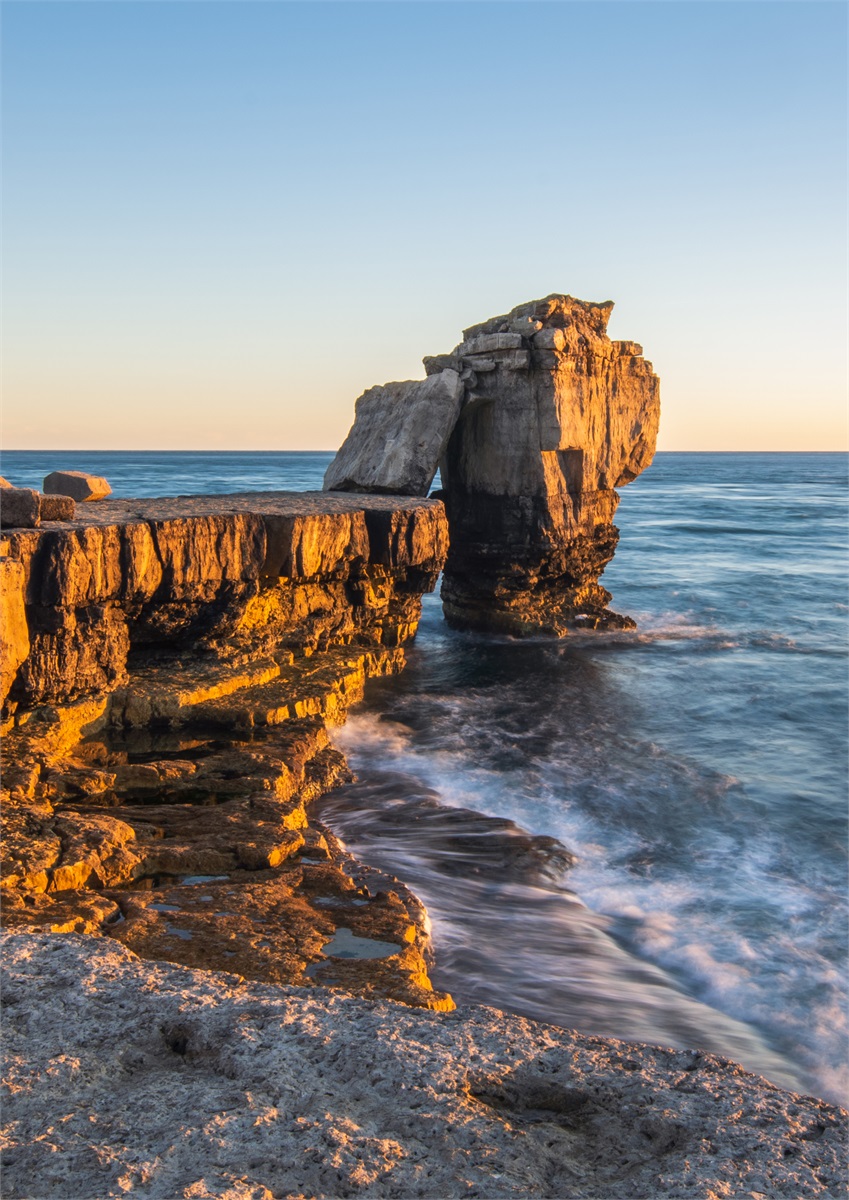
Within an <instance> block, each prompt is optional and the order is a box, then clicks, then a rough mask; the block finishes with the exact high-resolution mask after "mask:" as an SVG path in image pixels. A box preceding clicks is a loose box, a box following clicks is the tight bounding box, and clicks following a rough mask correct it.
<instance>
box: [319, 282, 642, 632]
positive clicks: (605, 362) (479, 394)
mask: <svg viewBox="0 0 849 1200" xmlns="http://www.w3.org/2000/svg"><path fill="white" fill-rule="evenodd" d="M612 308H613V305H612V303H610V302H607V303H604V304H592V303H588V302H585V301H581V300H576V299H574V298H573V297H571V296H565V295H553V296H548V297H547V298H546V299H544V300H536V301H532V302H530V303H528V304H522V305H519V306H518V307H517V308H514V309H513V310H512V311H511V312H509V313H507V314H504V315H502V316H499V317H493V318H492V319H490V320H489V321H485V322H484V323H483V324H480V325H475V326H473V327H472V328H470V329H467V330H465V331H464V334H463V341H462V342H461V343H460V344H459V345H458V346H456V347H455V348H454V349H453V350H452V351H451V353H450V354H443V355H438V356H435V357H431V358H425V360H424V366H425V370H426V372H427V377H428V378H427V381H426V383H428V384H430V389H429V391H428V393H427V395H425V385H424V384H422V383H421V382H414V383H406V384H401V383H395V384H388V385H386V387H385V388H373V389H371V390H370V391H369V392H366V394H365V395H364V396H363V397H362V398H361V399H360V401H358V405H357V415H356V420H355V423H354V426H353V428H352V430H351V432H350V434H349V436H348V438H347V440H346V442H345V444H344V445H343V447H342V449H341V450H340V452H339V455H337V458H336V459H335V460H334V462H333V463H332V464H331V466H330V468H329V470H328V473H327V476H326V478H325V489H330V490H336V489H340V490H347V491H387V492H396V493H401V492H405V491H407V492H410V493H412V494H416V493H419V494H421V493H422V492H423V491H425V490H426V489H427V487H429V485H430V483H431V481H432V480H433V477H434V474H435V471H436V467H437V464H438V465H439V466H440V467H441V474H442V485H443V490H442V493H441V495H442V498H443V499H444V501H445V505H446V510H447V513H448V524H449V531H450V548H449V552H448V561H447V563H446V567H445V575H444V580H443V586H442V599H443V605H444V609H445V615H446V618H447V619H448V621H449V622H450V623H451V624H453V625H456V626H459V627H463V628H471V629H481V630H491V631H499V632H504V633H509V634H514V635H529V634H537V633H550V634H554V635H557V636H560V635H562V634H564V633H566V632H568V631H569V630H572V629H582V628H592V629H611V628H613V629H616V628H620V629H621V628H633V621H631V620H630V618H628V617H621V616H619V615H618V614H616V613H613V612H611V611H610V610H609V609H608V607H607V606H608V604H609V602H610V600H611V596H610V593H609V592H607V591H606V590H605V589H604V588H603V587H601V586H600V584H599V582H598V579H599V576H600V575H601V573H602V571H603V570H604V568H605V566H606V565H607V563H608V562H610V560H611V558H612V557H613V553H614V551H615V549H616V544H617V541H618V537H619V534H618V530H617V529H616V527H615V525H614V524H613V515H614V513H615V511H616V506H617V504H618V502H619V497H618V496H617V494H616V491H615V489H616V488H617V487H621V486H622V485H624V484H626V483H630V482H631V480H633V479H635V478H636V477H637V475H639V473H640V472H641V471H643V470H645V468H646V467H647V466H648V465H649V463H650V462H651V460H652V456H653V454H654V449H655V442H656V439H657V429H658V422H659V416H660V397H659V381H658V378H657V376H656V375H655V374H654V373H653V371H652V366H651V363H649V362H647V361H646V360H645V359H644V358H643V357H642V348H641V347H640V346H638V345H637V344H636V343H635V342H624V341H617V342H614V341H611V340H610V338H609V337H608V336H607V322H608V320H609V317H610V313H611V310H612ZM458 391H459V392H460V395H459V397H458V399H457V400H456V402H454V403H453V404H452V403H451V402H450V401H451V398H453V397H454V396H456V394H457V392H458ZM376 393H381V395H382V398H383V403H382V404H381V405H380V406H378V405H377V404H376V402H375V394H376ZM431 393H432V394H433V395H438V396H440V397H444V398H445V402H444V403H442V404H441V405H432V404H428V397H429V396H430V395H431ZM428 420H429V424H428V425H427V428H428V433H429V436H428V437H427V438H423V437H421V436H420V430H421V428H422V426H423V424H424V423H426V422H427V421H428ZM402 461H407V462H408V463H409V464H410V465H409V466H408V469H407V471H406V473H403V472H400V471H399V470H398V464H399V463H400V462H402ZM423 480H424V481H426V482H424V484H423V483H422V481H423Z"/></svg>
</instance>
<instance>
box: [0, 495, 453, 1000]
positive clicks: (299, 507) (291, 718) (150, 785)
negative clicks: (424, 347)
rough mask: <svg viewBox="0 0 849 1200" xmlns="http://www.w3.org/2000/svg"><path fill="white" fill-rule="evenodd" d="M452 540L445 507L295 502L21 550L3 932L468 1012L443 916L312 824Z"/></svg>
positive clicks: (141, 508) (16, 541)
mask: <svg viewBox="0 0 849 1200" xmlns="http://www.w3.org/2000/svg"><path fill="white" fill-rule="evenodd" d="M446 544H447V537H446V525H445V514H444V510H443V507H442V505H441V504H439V503H438V502H435V501H426V500H425V501H422V500H409V499H407V500H406V501H398V500H388V499H385V498H381V497H375V498H374V499H373V500H369V501H368V502H367V503H364V500H363V498H362V497H360V498H353V497H329V496H320V495H295V494H285V493H275V494H268V495H262V494H254V495H250V496H224V497H193V498H186V497H184V498H180V499H174V500H136V501H107V500H103V501H99V502H98V504H97V505H96V506H95V505H92V506H91V507H90V508H88V507H86V509H85V511H84V512H83V513H81V514H80V516H79V517H78V518H77V520H75V521H74V522H73V523H72V524H70V525H68V526H65V527H63V528H60V527H53V528H48V527H42V528H41V529H38V530H19V531H17V532H15V533H13V534H11V535H9V536H8V537H7V538H6V539H4V542H3V547H2V548H3V550H4V552H5V554H6V555H7V557H0V609H2V616H3V618H4V619H3V638H2V650H3V662H4V672H3V676H2V678H3V683H4V691H8V696H7V705H6V713H7V717H6V721H5V725H4V733H5V737H4V771H3V840H2V856H0V887H2V895H3V898H4V900H3V920H4V923H5V924H6V925H14V926H16V927H33V926H35V927H38V928H40V929H46V930H50V931H52V932H56V933H59V932H65V931H69V930H74V931H79V932H86V933H98V934H107V935H109V936H111V937H113V938H117V939H118V940H120V941H122V942H124V943H125V944H126V945H127V946H130V947H132V948H133V949H134V950H135V951H136V952H137V953H139V954H141V955H143V956H145V957H147V958H153V959H166V960H170V961H173V962H179V963H184V964H187V965H190V966H198V967H207V968H213V967H218V968H223V969H226V970H237V971H238V972H239V973H240V974H241V975H243V976H245V977H247V978H252V979H260V980H267V981H273V982H279V983H292V984H299V985H301V986H304V987H313V986H316V985H325V986H338V987H345V988H347V989H349V990H353V991H356V992H359V993H360V994H363V995H372V994H378V995H391V996H394V997H395V998H396V999H399V1000H403V1001H406V1002H407V1003H410V1004H417V1005H424V1006H425V1007H431V1008H451V1007H452V1006H453V1005H452V1001H451V999H450V997H448V996H447V995H445V994H443V993H438V992H434V991H433V989H432V988H431V985H430V980H429V978H428V974H427V967H426V962H425V955H426V954H428V953H429V950H428V946H429V943H428V936H427V929H426V919H425V914H424V912H423V910H422V909H421V906H420V905H419V904H418V902H417V901H416V900H415V898H414V897H413V896H412V895H410V893H409V892H408V891H407V890H406V889H405V888H404V887H403V885H402V884H400V883H398V881H397V880H395V879H393V878H391V877H387V876H385V875H381V873H380V872H368V871H366V870H365V868H362V867H361V866H360V864H358V863H356V862H354V861H353V860H352V859H350V856H348V855H347V854H346V853H345V851H344V848H343V847H342V846H340V845H339V843H337V842H336V841H335V839H333V837H332V835H331V834H330V833H329V831H326V830H324V829H323V827H322V826H320V825H319V824H317V823H315V822H313V821H312V820H311V817H310V812H309V805H310V803H311V801H312V800H314V799H315V798H316V797H317V796H319V795H321V794H322V793H323V792H324V791H326V790H327V789H329V788H332V787H334V786H335V785H336V784H337V783H339V782H341V781H344V780H346V779H347V778H349V772H348V769H347V765H346V763H345V759H344V757H343V756H342V754H340V753H339V752H338V751H337V750H335V749H334V748H333V746H332V745H331V743H330V739H329V736H328V731H327V726H328V725H332V724H335V723H338V722H340V721H343V720H344V719H345V714H346V711H347V708H348V706H349V705H350V704H352V703H354V702H356V701H357V700H359V699H360V698H361V697H362V694H363V687H364V684H365V681H366V679H367V678H368V677H369V676H373V675H382V674H387V673H390V672H394V671H398V670H400V669H401V667H402V666H403V663H404V643H405V642H406V641H407V640H408V639H409V638H410V637H411V636H412V635H413V633H414V632H415V629H416V625H417V622H418V617H419V612H420V607H421V593H422V592H423V591H427V590H431V589H432V588H433V587H434V585H435V583H436V579H437V576H438V573H439V569H440V567H441V565H442V562H443V560H444V557H445V549H446ZM340 939H341V941H340ZM351 939H354V942H353V943H351ZM349 944H353V945H354V946H355V947H356V948H359V949H360V950H361V951H362V954H361V957H360V958H358V959H356V960H354V961H349V960H348V959H347V958H346V956H345V947H346V946H348V945H349ZM340 946H341V949H340Z"/></svg>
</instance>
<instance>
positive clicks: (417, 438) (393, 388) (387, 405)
mask: <svg viewBox="0 0 849 1200" xmlns="http://www.w3.org/2000/svg"><path fill="white" fill-rule="evenodd" d="M462 398H463V384H462V383H461V381H460V376H459V375H458V374H457V372H456V371H453V370H445V371H440V372H439V373H438V374H433V375H430V376H429V377H428V378H427V379H422V380H417V381H408V382H406V383H386V384H384V385H383V386H382V387H373V388H369V390H368V391H367V392H364V393H363V395H362V396H360V398H359V400H358V401H357V403H356V410H355V411H356V416H355V419H354V424H353V426H352V428H351V431H350V433H349V434H348V436H347V438H346V439H345V441H344V442H343V443H342V447H341V449H340V450H339V453H338V454H337V455H336V457H335V459H334V460H333V462H332V463H331V464H330V466H329V467H328V468H327V472H326V474H325V476H324V490H325V491H326V492H329V491H342V492H385V493H389V494H394V495H398V496H426V495H427V492H428V488H429V487H430V485H431V483H432V482H433V477H434V475H435V474H436V468H437V466H438V465H439V460H440V458H441V456H442V454H443V452H444V450H445V447H446V445H447V442H448V438H449V437H450V435H451V431H452V430H453V428H454V425H455V424H456V421H457V416H458V414H459V412H460V404H461V401H462Z"/></svg>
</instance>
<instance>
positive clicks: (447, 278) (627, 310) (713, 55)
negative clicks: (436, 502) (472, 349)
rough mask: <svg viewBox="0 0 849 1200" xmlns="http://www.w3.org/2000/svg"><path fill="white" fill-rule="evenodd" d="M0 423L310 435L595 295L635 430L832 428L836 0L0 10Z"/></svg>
mask: <svg viewBox="0 0 849 1200" xmlns="http://www.w3.org/2000/svg"><path fill="white" fill-rule="evenodd" d="M2 20H3V55H4V64H3V66H4V78H5V83H4V117H3V148H4V176H5V182H4V188H3V200H4V244H5V267H4V308H5V319H4V351H5V355H4V357H5V378H4V420H3V424H4V444H5V445H6V446H8V447H39V446H42V447H44V446H50V447H53V446H57V447H58V446H65V447H77V448H96V447H98V448H139V449H143V448H158V447H165V448H193V447H198V448H200V447H212V448H232V449H241V448H244V449H251V448H268V449H278V448H279V449H303V448H333V447H335V446H336V445H338V444H339V442H340V441H341V439H342V437H343V436H344V434H345V432H346V431H347V428H348V425H349V424H350V421H351V417H352V411H353V401H354V399H355V398H356V396H357V395H358V394H359V393H360V392H361V391H362V390H363V389H364V388H365V387H367V386H369V385H371V384H373V383H382V382H385V381H386V380H389V379H404V378H416V377H419V376H420V375H421V374H422V373H423V372H422V369H421V365H420V360H421V357H422V355H425V354H434V353H438V352H441V351H445V350H449V349H450V348H451V347H452V346H453V345H454V344H455V343H456V342H457V340H458V338H459V333H460V330H461V328H462V327H463V326H465V325H470V324H473V323H474V322H476V321H480V320H483V319H484V318H486V317H488V316H492V315H495V314H496V313H499V312H502V311H505V310H506V309H508V308H510V307H512V306H513V305H515V304H518V303H520V302H522V301H524V300H528V299H532V298H535V297H538V296H543V295H545V294H547V293H549V292H552V291H565V292H570V293H571V294H573V295H576V296H579V297H581V298H583V299H590V300H606V299H612V300H615V301H616V310H615V312H614V315H613V319H612V322H611V333H612V335H613V336H614V337H627V338H634V339H635V340H637V341H639V342H641V343H642V344H643V346H644V348H645V353H646V356H647V357H648V358H650V359H651V360H652V361H653V362H654V364H655V368H656V370H657V371H658V373H659V374H660V377H661V392H662V397H663V405H664V413H663V419H662V435H661V437H662V440H661V445H662V447H663V448H666V449H702V448H704V449H840V448H844V447H845V446H846V424H847V421H846V352H845V338H846V335H845V323H846V315H847V314H846V280H847V267H846V230H845V225H846V220H845V210H846V149H845V147H846V129H845V123H846V121H845V113H846V24H847V10H846V8H845V6H844V5H843V4H842V3H839V2H835V3H829V2H826V3H818V2H817V0H804V2H802V3H794V2H775V3H773V2H771V0H752V2H749V3H736V2H734V0H726V2H716V0H708V2H707V3H700V2H688V0H678V2H675V0H672V2H665V3H663V2H661V3H653V2H640V0H637V2H624V3H618V2H615V0H610V2H604V0H596V2H590V3H568V2H567V3H558V2H556V0H554V2H548V3H545V2H543V3H534V2H523V3H509V2H504V3H500V2H499V3H488V2H486V0H482V2H476V3H451V2H448V3H405V2H397V3H391V2H384V3H380V2H379V3H359V2H357V0H350V2H348V3H320V2H312V3H274V2H268V3H250V2H245V0H240V2H239V3H205V2H203V0H188V2H183V3H178V2H172V3H155V2H144V0H142V2H139V3H124V2H120V0H111V2H108V3H82V4H81V3H75V2H72V0H71V2H67V0H66V2H59V3H40V2H38V0H29V2H24V3H15V2H9V0H6V2H5V3H4V4H3V6H2Z"/></svg>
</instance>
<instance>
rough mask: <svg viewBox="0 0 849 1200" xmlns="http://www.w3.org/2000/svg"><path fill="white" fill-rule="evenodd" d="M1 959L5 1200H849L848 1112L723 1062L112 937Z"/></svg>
mask: <svg viewBox="0 0 849 1200" xmlns="http://www.w3.org/2000/svg"><path fill="white" fill-rule="evenodd" d="M4 952H5V960H6V972H5V980H4V987H3V994H4V1002H5V1023H6V1036H5V1049H6V1068H5V1088H6V1100H5V1103H4V1106H3V1164H4V1173H3V1185H4V1195H5V1196H7V1197H9V1198H10V1200H12V1198H15V1200H24V1198H31V1197H33V1196H35V1195H37V1196H38V1197H39V1200H52V1198H56V1200H68V1198H69V1197H80V1198H81V1197H86V1198H90V1197H95V1196H96V1197H103V1198H106V1197H118V1196H123V1195H126V1194H128V1193H129V1194H138V1195H144V1196H145V1197H148V1198H149V1200H174V1198H175V1197H186V1198H189V1197H202V1196H207V1197H211V1196H212V1197H217V1198H220V1200H277V1198H278V1197H279V1198H282V1197H308V1196H312V1197H328V1198H329V1197H344V1196H358V1195H365V1196H380V1197H387V1198H388V1197H398V1198H405V1197H433V1198H437V1197H439V1198H443V1200H444V1198H446V1197H457V1196H478V1197H486V1198H489V1197H492V1198H493V1200H494V1198H496V1197H511V1196H516V1197H527V1196H534V1197H541V1198H543V1197H546V1198H550V1197H555V1196H556V1197H558V1198H562V1200H570V1198H573V1197H574V1198H578V1197H580V1198H582V1200H614V1198H615V1200H624V1198H628V1200H643V1198H645V1200H648V1198H649V1197H652V1198H654V1197H677V1198H679V1200H681V1198H685V1197H686V1198H690V1200H697V1198H698V1200H720V1198H725V1197H731V1196H734V1197H742V1196H745V1197H752V1198H757V1197H764V1198H766V1197H769V1198H770V1200H773V1198H776V1197H786V1198H787V1200H799V1198H800V1197H826V1196H828V1197H831V1196H833V1197H837V1196H845V1195H846V1176H845V1146H846V1133H847V1114H846V1113H845V1112H844V1111H843V1110H841V1109H839V1108H836V1107H834V1106H832V1105H829V1104H826V1103H824V1102H821V1101H818V1100H815V1099H812V1098H811V1097H805V1096H799V1095H796V1094H794V1093H792V1092H786V1091H782V1090H781V1089H779V1088H777V1087H774V1086H773V1085H772V1084H770V1083H768V1082H767V1081H766V1080H764V1079H761V1078H759V1077H758V1076H755V1075H750V1074H748V1073H746V1072H745V1071H743V1070H742V1069H741V1068H740V1067H738V1066H736V1065H735V1064H734V1063H731V1062H729V1061H728V1060H726V1059H722V1058H719V1057H715V1056H713V1055H708V1054H700V1053H699V1052H698V1051H693V1050H681V1051H672V1050H665V1049H662V1048H659V1047H651V1046H645V1045H639V1044H634V1043H627V1042H618V1041H612V1040H603V1039H600V1038H592V1037H581V1036H579V1035H576V1034H572V1033H569V1032H568V1031H564V1030H561V1029H555V1028H553V1027H550V1026H546V1025H540V1024H536V1023H534V1022H531V1021H526V1020H523V1019H520V1018H515V1017H507V1016H505V1014H503V1013H501V1012H498V1011H497V1010H495V1009H488V1008H477V1007H470V1008H468V1009H465V1010H462V1011H456V1012H452V1013H429V1012H425V1011H422V1010H416V1009H411V1008H408V1007H405V1006H403V1005H398V1004H393V1003H392V1002H391V1001H368V1000H361V999H355V998H352V997H346V996H342V995H338V994H333V993H331V992H328V991H324V990H314V991H312V992H310V993H305V992H303V991H302V990H300V989H293V988H281V987H276V986H269V985H258V984H249V983H245V982H244V981H243V980H242V979H240V978H239V977H238V976H237V975H233V974H229V975H224V974H216V973H210V972H200V971H193V970H188V969H185V968H180V967H174V966H169V965H167V964H152V963H143V962H141V961H139V959H138V958H137V957H136V956H135V955H134V954H132V953H131V952H129V951H128V950H126V949H125V948H124V947H122V946H119V945H117V944H116V943H115V942H114V941H112V940H111V939H109V938H93V937H82V936H75V935H69V936H65V937H58V936H55V935H54V936H45V935H37V934H17V935H15V934H12V935H5V938H4ZM36 990H37V991H38V1004H33V1003H32V996H33V993H34V992H35V991H36Z"/></svg>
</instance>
